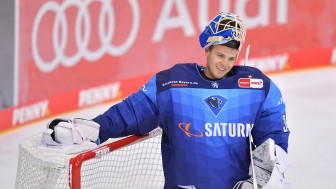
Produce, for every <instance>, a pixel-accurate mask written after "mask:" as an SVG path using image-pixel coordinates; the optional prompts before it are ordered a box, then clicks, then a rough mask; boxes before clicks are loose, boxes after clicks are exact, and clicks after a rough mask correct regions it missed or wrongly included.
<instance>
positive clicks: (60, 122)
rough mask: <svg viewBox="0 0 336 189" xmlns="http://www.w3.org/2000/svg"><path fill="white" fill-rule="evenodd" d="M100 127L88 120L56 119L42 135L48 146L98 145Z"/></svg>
mask: <svg viewBox="0 0 336 189" xmlns="http://www.w3.org/2000/svg"><path fill="white" fill-rule="evenodd" d="M99 127H100V125H99V124H98V123H96V122H94V121H91V120H86V119H80V118H75V119H59V118H58V119H54V120H52V121H51V122H50V123H49V124H48V125H47V130H46V131H44V133H43V134H42V136H43V137H42V138H43V142H44V143H45V144H46V145H47V146H60V145H76V144H77V145H81V144H83V143H86V142H91V143H95V144H96V143H97V140H98V135H99Z"/></svg>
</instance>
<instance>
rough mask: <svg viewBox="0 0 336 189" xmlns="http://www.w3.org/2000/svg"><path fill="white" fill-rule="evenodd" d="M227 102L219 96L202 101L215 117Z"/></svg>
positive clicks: (212, 96)
mask: <svg viewBox="0 0 336 189" xmlns="http://www.w3.org/2000/svg"><path fill="white" fill-rule="evenodd" d="M227 101H229V99H227V98H224V97H223V96H220V95H211V96H209V97H207V98H205V99H204V103H205V104H206V105H207V106H208V107H209V109H210V110H211V111H212V113H213V114H214V115H215V116H216V117H217V116H218V114H219V113H220V112H221V111H222V109H223V107H224V106H225V104H226V103H227Z"/></svg>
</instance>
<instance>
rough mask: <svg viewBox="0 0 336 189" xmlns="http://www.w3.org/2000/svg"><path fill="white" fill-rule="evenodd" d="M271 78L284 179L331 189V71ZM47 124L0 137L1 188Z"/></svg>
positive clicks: (335, 124)
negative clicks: (277, 100) (280, 104)
mask: <svg viewBox="0 0 336 189" xmlns="http://www.w3.org/2000/svg"><path fill="white" fill-rule="evenodd" d="M270 77H271V78H272V79H273V81H274V82H275V83H276V84H277V85H278V86H279V88H280V89H281V91H282V93H283V96H284V100H285V102H286V105H287V122H288V126H289V128H290V131H291V134H290V140H289V156H290V159H291V163H292V167H291V169H290V171H289V172H288V174H287V177H288V179H289V180H290V182H291V185H292V188H293V189H316V188H326V189H336V180H335V178H336V162H335V160H336V150H335V149H336V137H335V134H336V121H335V120H334V119H336V67H327V68H318V69H311V70H303V71H295V72H286V73H281V74H273V75H270ZM110 105H111V104H105V105H99V106H96V107H92V108H88V109H84V110H80V111H75V112H71V113H67V114H62V115H58V117H69V118H71V117H93V116H95V115H97V114H99V113H102V112H104V111H105V110H106V109H107V108H108V107H109V106H110ZM334 116H335V117H334ZM49 120H50V119H48V120H43V121H40V122H36V123H32V124H29V125H26V126H24V127H22V128H19V129H16V130H14V131H11V132H7V133H5V134H2V135H0V144H2V145H0V153H1V155H0V183H1V188H4V189H10V188H14V186H15V177H16V169H17V159H18V143H19V142H20V141H22V140H23V139H24V138H26V137H28V136H31V135H35V134H37V133H40V132H42V131H43V130H44V129H45V125H46V123H47V122H48V121H49Z"/></svg>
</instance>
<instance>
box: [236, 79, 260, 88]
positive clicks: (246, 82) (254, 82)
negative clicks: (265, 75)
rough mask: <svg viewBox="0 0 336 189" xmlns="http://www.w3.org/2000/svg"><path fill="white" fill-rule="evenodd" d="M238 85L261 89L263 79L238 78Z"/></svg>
mask: <svg viewBox="0 0 336 189" xmlns="http://www.w3.org/2000/svg"><path fill="white" fill-rule="evenodd" d="M238 86H239V87H240V88H255V89H261V88H263V86H264V81H263V80H262V79H254V78H240V79H239V80H238Z"/></svg>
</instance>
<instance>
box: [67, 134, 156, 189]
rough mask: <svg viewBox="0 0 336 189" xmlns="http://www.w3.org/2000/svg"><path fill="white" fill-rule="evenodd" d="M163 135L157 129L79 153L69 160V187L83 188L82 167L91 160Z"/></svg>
mask: <svg viewBox="0 0 336 189" xmlns="http://www.w3.org/2000/svg"><path fill="white" fill-rule="evenodd" d="M161 134H162V130H161V128H156V129H154V130H153V131H151V132H149V133H147V134H143V135H131V136H128V137H125V138H123V139H120V140H117V141H114V142H112V143H108V144H105V145H102V146H99V147H97V148H95V149H92V150H88V151H85V152H82V153H79V154H78V155H76V156H75V157H73V158H70V160H69V169H68V176H69V178H68V179H69V187H70V188H71V189H80V188H81V167H82V164H83V163H84V162H85V161H87V160H90V159H93V158H99V157H101V156H103V155H106V154H108V153H111V152H113V151H116V150H118V149H121V148H124V147H127V146H129V145H132V144H135V143H138V142H142V141H144V140H147V139H150V138H153V137H156V136H159V135H161Z"/></svg>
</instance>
